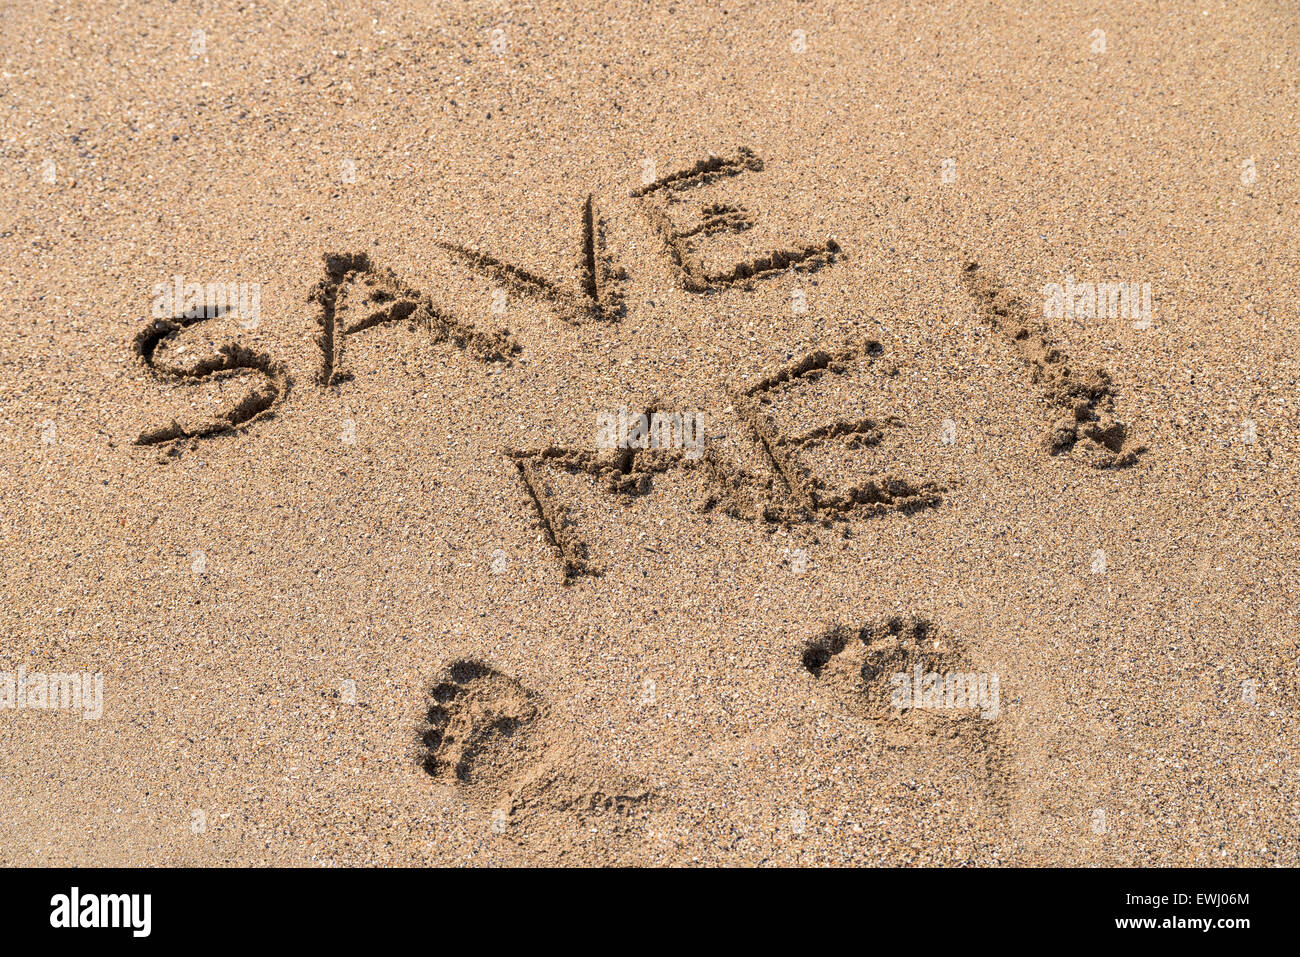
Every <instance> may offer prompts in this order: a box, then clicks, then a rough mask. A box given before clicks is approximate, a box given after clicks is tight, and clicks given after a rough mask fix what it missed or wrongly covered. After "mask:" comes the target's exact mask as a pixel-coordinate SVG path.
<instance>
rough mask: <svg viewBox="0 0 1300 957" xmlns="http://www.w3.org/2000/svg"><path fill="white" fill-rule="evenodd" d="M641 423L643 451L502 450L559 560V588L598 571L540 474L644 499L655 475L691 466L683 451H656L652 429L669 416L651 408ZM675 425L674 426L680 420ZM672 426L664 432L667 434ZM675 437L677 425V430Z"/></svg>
mask: <svg viewBox="0 0 1300 957" xmlns="http://www.w3.org/2000/svg"><path fill="white" fill-rule="evenodd" d="M644 418H645V420H646V421H647V422H649V423H651V426H650V430H649V436H650V437H652V438H649V439H648V441H650V442H652V443H653V444H652V445H651V446H650V447H648V448H635V447H624V448H613V449H601V450H594V449H573V448H564V447H562V446H558V445H550V446H546V447H545V448H541V449H532V450H529V449H508V450H506V455H507V456H508V457H509V458H510V459H511V461H513V462H514V464H515V468H516V469H517V470H518V471H519V478H520V480H521V481H522V482H523V484H524V488H525V489H526V490H527V492H528V496H529V501H530V502H531V503H532V505H533V507H534V508H535V509H536V510H537V515H538V518H539V519H540V521H541V523H542V526H543V528H544V529H545V530H546V535H547V542H548V544H550V546H551V547H552V548H554V549H555V550H556V553H557V554H558V555H559V558H560V565H561V568H562V571H563V575H564V579H563V581H564V584H566V585H567V584H569V583H571V582H572V581H573V579H575V578H578V577H580V576H583V575H589V576H598V575H600V574H601V573H602V571H601V569H600V568H598V567H597V566H595V565H594V564H593V563H592V561H591V554H590V550H589V549H588V547H587V545H586V543H585V542H584V541H583V540H582V538H581V536H580V535H579V534H578V531H577V528H576V527H575V523H574V521H573V520H572V519H571V518H570V517H569V516H568V514H567V509H565V507H564V506H563V505H562V504H561V503H560V501H559V499H558V497H557V496H556V495H555V493H554V492H553V491H552V489H551V487H550V484H549V483H548V482H547V481H546V477H545V475H544V474H543V472H544V469H547V468H554V469H559V470H561V471H564V472H567V473H568V474H570V475H589V476H592V477H593V478H596V479H599V480H600V483H601V487H602V489H603V490H604V491H605V492H607V493H609V494H611V495H619V496H627V497H634V496H638V495H647V494H649V493H650V492H651V491H652V490H653V487H654V485H653V479H654V476H655V475H657V474H661V473H663V472H667V471H669V470H670V469H673V468H676V467H678V466H682V465H689V464H692V462H691V458H690V456H689V455H688V453H687V452H686V451H685V450H683V449H676V448H664V447H661V445H660V442H659V437H660V436H662V435H663V434H664V430H663V429H662V428H659V427H657V424H658V423H661V422H663V421H665V420H668V421H672V420H673V416H672V414H671V413H667V412H665V411H664V410H662V409H660V408H659V407H658V405H657V404H655V403H652V404H651V405H650V406H649V407H648V408H647V409H646V411H645V415H644ZM676 421H677V422H678V423H680V421H681V417H680V416H677V417H676ZM671 428H672V426H669V429H670V431H671ZM677 428H678V430H679V431H678V434H681V433H680V425H678V426H677Z"/></svg>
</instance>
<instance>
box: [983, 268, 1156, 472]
mask: <svg viewBox="0 0 1300 957" xmlns="http://www.w3.org/2000/svg"><path fill="white" fill-rule="evenodd" d="M961 281H962V285H963V286H964V287H965V289H966V291H967V292H968V293H969V294H970V295H971V296H972V297H973V298H974V299H975V301H976V303H977V304H978V305H979V308H980V313H981V314H982V316H983V317H984V319H985V321H986V322H988V323H989V325H990V326H992V327H993V328H994V329H995V330H996V331H998V332H1000V333H1002V334H1003V335H1004V336H1006V337H1007V338H1008V339H1010V340H1011V342H1012V344H1013V345H1014V346H1015V347H1016V350H1017V351H1018V352H1019V353H1020V357H1021V358H1022V359H1023V360H1024V361H1025V363H1026V364H1027V365H1028V366H1029V369H1030V375H1031V377H1032V380H1033V382H1034V384H1035V385H1038V386H1040V387H1041V388H1042V389H1043V392H1044V400H1045V401H1046V403H1047V404H1048V405H1049V406H1050V407H1051V408H1053V409H1055V410H1057V411H1058V412H1059V413H1063V414H1062V415H1061V416H1060V417H1059V418H1058V419H1056V421H1055V422H1053V423H1052V429H1051V432H1050V433H1049V434H1048V436H1047V439H1046V442H1045V444H1046V446H1047V450H1048V452H1049V453H1050V454H1052V455H1060V454H1062V453H1066V454H1068V455H1070V456H1071V457H1073V458H1075V459H1077V460H1078V461H1080V462H1083V463H1085V464H1087V465H1090V466H1092V467H1093V468H1098V469H1105V468H1123V467H1125V466H1128V465H1132V464H1133V463H1134V462H1136V461H1137V457H1138V455H1140V454H1141V453H1142V452H1145V451H1146V449H1145V447H1142V446H1138V447H1134V446H1133V445H1132V444H1126V443H1127V439H1128V429H1127V427H1126V426H1125V425H1124V423H1122V422H1120V421H1118V420H1117V419H1116V418H1115V417H1114V408H1115V387H1114V385H1113V383H1112V382H1111V378H1110V375H1109V373H1107V372H1106V370H1104V369H1095V370H1090V371H1080V370H1079V369H1078V368H1075V367H1072V366H1071V365H1070V360H1069V358H1068V357H1067V356H1066V355H1065V354H1064V353H1062V352H1061V351H1060V349H1059V348H1057V347H1056V345H1055V344H1054V343H1053V341H1052V338H1051V334H1050V332H1049V331H1048V329H1047V326H1046V325H1045V324H1043V323H1042V322H1040V321H1038V320H1037V319H1036V318H1034V316H1033V313H1032V312H1031V311H1030V308H1029V305H1028V304H1027V303H1026V302H1025V301H1024V300H1023V299H1020V298H1019V297H1017V296H1016V295H1014V294H1013V293H1012V292H1010V291H1009V290H1008V289H1007V288H1005V287H1004V286H1003V285H1002V284H1001V283H1000V282H998V281H997V280H995V279H994V278H993V277H991V276H990V275H989V274H988V271H987V270H985V269H984V268H982V267H981V266H980V265H979V264H978V263H974V262H969V263H967V264H966V265H965V267H964V268H963V269H962V272H961Z"/></svg>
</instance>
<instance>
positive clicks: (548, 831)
mask: <svg viewBox="0 0 1300 957" xmlns="http://www.w3.org/2000/svg"><path fill="white" fill-rule="evenodd" d="M3 18H4V21H5V30H4V35H3V38H0V483H3V489H4V494H3V499H2V500H0V545H2V551H0V635H2V636H3V650H2V654H0V672H3V674H0V705H5V707H4V708H0V755H2V757H0V863H3V864H6V865H21V864H28V865H30V864H112V865H119V864H135V865H144V864H167V865H234V864H239V865H249V864H252V865H261V864H284V865H330V864H334V865H344V866H346V865H399V864H400V865H410V864H428V865H452V864H470V865H502V864H557V863H558V864H596V865H600V864H615V863H632V864H647V865H660V864H670V865H688V864H704V865H719V864H745V865H758V864H797V865H812V864H817V865H841V864H855V865H857V864H866V865H911V864H978V865H1021V866H1025V865H1031V866H1032V865H1047V864H1075V865H1078V864H1088V865H1130V864H1132V865H1148V864H1158V865H1174V864H1196V865H1206V864H1211V865H1217V864H1224V865H1277V864H1283V865H1292V866H1294V865H1295V864H1296V863H1297V860H1298V854H1300V852H1298V848H1300V841H1298V840H1297V836H1298V834H1300V801H1298V799H1297V798H1298V795H1297V791H1298V789H1300V762H1298V761H1297V751H1296V747H1297V740H1298V739H1297V711H1296V709H1297V704H1298V698H1300V695H1298V693H1297V686H1296V677H1295V670H1296V664H1297V661H1298V660H1300V641H1298V639H1297V633H1298V632H1297V619H1296V596H1297V584H1298V583H1300V572H1298V571H1297V569H1298V568H1300V547H1298V546H1297V541H1298V536H1297V534H1296V529H1297V515H1296V505H1297V468H1298V467H1300V458H1298V456H1297V440H1296V422H1297V411H1296V403H1297V391H1296V387H1297V359H1296V356H1297V339H1298V336H1297V332H1296V322H1297V318H1298V315H1297V313H1298V308H1297V302H1298V301H1300V300H1298V299H1297V290H1296V287H1297V279H1298V278H1300V270H1298V269H1297V262H1296V250H1297V249H1300V228H1298V226H1297V213H1298V212H1300V186H1298V185H1297V183H1298V182H1300V181H1298V180H1297V176H1296V169H1297V162H1298V161H1300V156H1298V155H1297V134H1296V130H1297V128H1298V127H1297V107H1298V104H1300V89H1298V88H1297V74H1296V69H1295V67H1296V63H1297V62H1300V23H1298V21H1297V16H1296V13H1295V11H1294V10H1293V9H1290V8H1288V6H1287V5H1286V4H1282V3H1274V2H1264V0H1255V2H1251V0H1248V2H1244V3H1233V4H1227V3H1213V4H1208V3H1197V4H1172V5H1171V4H1165V5H1160V6H1159V7H1158V8H1148V6H1147V5H1134V4H1128V3H1121V2H1113V0H1110V2H1091V3H1082V2H1078V3H1075V2H1064V3H1051V4H1047V3H1041V4H1028V5H1020V6H1012V5H1006V4H1001V3H986V2H975V3H969V4H952V5H943V6H934V7H931V6H928V5H926V6H912V5H901V4H899V5H895V4H857V3H837V4H833V3H821V2H802V3H801V2H777V3H739V2H727V3H725V4H722V5H718V4H688V3H683V2H676V3H671V4H653V5H650V4H637V5H625V4H614V3H581V4H567V5H564V4H561V5H551V4H546V5H532V4H520V5H513V4H504V3H469V4H464V5H459V4H458V5H446V4H432V3H425V4H420V3H412V2H391V3H389V2H377V0H376V2H331V3H329V4H324V3H306V4H283V5H280V4H268V3H251V2H250V3H242V4H221V5H215V4H195V3H190V2H177V3H144V4H137V5H132V6H131V7H129V8H127V7H123V6H121V5H106V4H84V5H75V6H64V5H57V4H56V5H50V4H37V3H33V2H25V0H8V2H7V3H6V4H5V6H4V12H3ZM737 264H740V265H737ZM174 277H181V278H180V280H179V282H180V283H181V289H182V299H183V298H184V295H185V292H184V290H185V286H186V285H187V284H190V283H199V284H208V283H223V284H231V289H232V297H231V298H232V302H236V303H237V302H239V300H238V292H237V291H242V292H243V294H244V300H243V309H242V310H241V309H240V308H239V307H238V306H236V307H235V308H233V309H232V310H231V311H229V312H227V313H225V314H223V315H220V316H213V317H204V316H193V317H187V316H184V315H183V314H184V311H185V304H184V303H183V302H176V301H172V302H170V303H169V302H167V301H166V298H167V296H168V290H173V289H174V288H175V284H176V282H177V281H178V280H176V279H175V278H174ZM1121 282H1122V283H1125V284H1131V285H1126V286H1125V287H1124V289H1123V291H1122V292H1120V293H1118V294H1117V296H1118V301H1119V307H1120V308H1118V309H1111V308H1110V305H1111V303H1110V301H1109V299H1108V298H1107V297H1108V295H1109V292H1104V293H1103V295H1102V297H1101V298H1102V301H1101V303H1100V305H1096V304H1091V305H1090V303H1089V301H1088V292H1087V290H1088V289H1091V290H1092V291H1093V293H1094V294H1095V291H1096V284H1098V283H1121ZM1067 283H1068V284H1069V295H1070V303H1069V306H1070V308H1068V309H1066V308H1064V307H1062V308H1061V309H1060V310H1059V311H1057V310H1054V309H1053V305H1052V293H1051V291H1050V290H1051V287H1052V284H1059V285H1060V286H1061V287H1062V290H1064V288H1065V287H1066V285H1067ZM236 290H237V291H236ZM1125 296H1127V297H1128V298H1127V299H1126V298H1124V297H1125ZM1144 297H1145V302H1146V304H1147V305H1148V308H1143V303H1144ZM172 298H173V300H174V298H175V297H174V296H173V297H172ZM1057 305H1060V301H1058V303H1057ZM1126 305H1127V307H1128V308H1127V309H1126V308H1124V307H1125V306H1126ZM622 409H626V410H628V416H629V417H630V419H631V421H633V422H635V416H636V415H637V414H639V413H640V412H644V411H646V410H647V409H651V410H659V411H660V412H661V414H664V415H670V414H671V413H673V412H677V413H680V414H684V415H685V416H686V418H685V419H684V420H683V425H685V424H686V423H687V422H690V423H692V424H693V425H694V426H695V429H694V432H693V433H690V430H685V431H686V432H687V433H688V434H686V436H685V438H684V440H683V442H682V446H683V447H681V448H677V449H668V450H664V449H660V450H645V451H637V450H635V449H629V450H627V451H619V450H605V449H601V448H600V447H599V442H598V439H599V436H598V425H599V423H600V422H601V421H607V419H606V420H602V419H601V417H602V416H605V417H609V416H614V417H615V421H617V415H618V413H619V410H622ZM675 435H678V436H680V435H681V433H680V432H679V433H675ZM695 439H699V440H701V441H699V442H698V443H697V444H696V445H694V446H692V445H691V444H689V441H688V440H692V441H693V440H695ZM20 670H21V671H22V672H23V684H22V687H21V689H20V688H19V683H18V673H19V671H20ZM930 673H935V674H939V675H941V676H943V675H947V674H961V675H971V676H973V680H974V681H975V685H972V687H982V688H983V690H984V692H985V696H984V698H983V704H984V706H983V707H970V706H969V702H968V703H967V705H968V706H967V707H960V706H959V703H958V702H957V701H955V700H949V701H945V702H940V703H935V702H933V701H932V702H930V703H928V704H927V703H925V702H924V701H922V702H919V703H918V705H917V706H915V707H911V708H904V707H899V706H898V705H897V701H896V700H895V699H894V698H893V697H892V693H893V692H894V691H896V690H897V689H898V688H899V686H900V680H901V681H902V682H908V681H910V680H911V679H912V677H913V676H914V675H917V674H920V675H922V676H924V675H925V674H930ZM70 674H77V675H90V676H92V677H91V678H89V679H87V680H86V681H85V683H84V684H77V685H76V686H75V687H76V689H78V690H87V691H89V690H91V689H93V688H95V687H98V685H96V679H95V678H94V677H93V676H95V675H98V676H100V678H101V679H102V714H100V715H98V716H97V717H96V716H95V715H94V714H93V713H91V714H90V715H89V716H88V715H87V712H94V711H96V710H98V708H97V707H96V706H95V705H94V704H93V703H92V701H91V700H90V698H91V696H90V695H87V696H86V697H85V699H84V700H82V701H81V702H80V705H81V707H80V709H78V708H75V707H72V706H68V707H52V706H51V705H52V704H54V703H56V702H53V701H51V700H50V697H49V694H45V695H42V694H40V693H39V691H38V689H39V687H40V686H41V685H42V682H44V686H45V687H46V688H47V689H48V681H49V680H50V679H48V678H45V679H41V678H38V677H34V676H42V675H43V676H49V675H70ZM897 675H903V676H905V677H904V678H903V679H899V678H897V677H896V676H897ZM6 676H7V677H6ZM923 680H924V678H923ZM941 680H942V679H941ZM995 680H996V685H994V681H995ZM6 682H7V684H6ZM981 682H982V684H981ZM55 683H56V686H57V684H58V681H57V679H55ZM7 688H12V689H13V690H12V691H7V690H6V689H7ZM995 690H996V701H995V702H994V701H993V700H992V695H993V693H994V691H995ZM63 692H64V700H62V701H61V702H57V703H61V704H68V705H72V704H76V703H77V702H74V701H72V699H71V698H69V697H68V695H71V694H72V690H71V688H70V687H64V688H63ZM53 694H54V698H56V699H57V698H59V692H57V691H56V692H54V693H53ZM42 705H44V706H42ZM948 705H951V706H948ZM990 705H995V706H993V707H990ZM994 712H995V713H994Z"/></svg>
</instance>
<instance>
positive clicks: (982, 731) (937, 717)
mask: <svg viewBox="0 0 1300 957" xmlns="http://www.w3.org/2000/svg"><path fill="white" fill-rule="evenodd" d="M801 660H802V663H803V666H804V668H805V669H806V670H807V671H808V672H809V674H811V675H812V676H813V678H814V679H815V680H816V681H817V682H818V684H820V685H823V686H825V687H826V688H828V689H829V690H830V691H831V693H832V694H833V695H834V696H835V697H836V698H837V699H839V700H840V701H841V702H842V703H843V704H844V705H845V706H846V707H848V708H849V710H851V711H852V712H853V713H854V714H855V715H857V716H859V717H861V718H862V719H864V720H866V721H870V722H872V723H873V724H875V725H876V726H877V728H878V729H879V731H880V733H881V737H882V739H883V740H884V742H885V744H886V746H887V747H889V748H911V747H917V746H919V747H936V748H942V749H944V750H945V751H947V752H949V753H950V754H951V753H952V752H954V751H955V752H957V756H958V759H959V760H960V761H962V762H965V763H969V764H970V765H971V766H972V767H974V768H975V769H977V771H978V772H979V773H980V774H981V776H982V777H983V778H984V781H985V786H986V789H987V792H988V794H989V797H990V798H991V800H993V802H994V803H995V804H997V805H999V806H1001V805H1003V804H1005V802H1006V799H1007V795H1008V792H1009V789H1010V783H1011V782H1010V775H1009V771H1008V761H1007V756H1006V750H1005V748H1004V746H1003V742H1002V741H1001V736H1000V733H999V730H998V728H997V725H996V718H997V715H998V710H999V702H998V691H999V689H998V681H997V676H996V675H990V674H988V673H987V672H984V671H981V670H979V669H977V668H976V667H975V666H974V665H972V663H971V660H970V656H969V655H968V653H967V651H966V649H965V647H964V645H963V644H962V643H961V642H960V641H959V640H958V639H956V638H955V637H953V636H952V635H949V634H946V633H944V632H941V631H939V630H938V629H936V628H935V627H934V626H933V625H931V624H930V622H928V621H926V620H925V619H923V618H914V617H908V616H893V617H887V618H881V619H879V620H877V621H874V622H871V623H869V624H866V625H863V626H861V627H857V628H853V627H847V626H842V625H837V626H835V627H832V628H829V629H827V630H826V631H824V632H823V633H821V634H820V635H818V636H816V637H815V638H813V639H812V640H811V641H809V642H808V643H807V644H806V645H805V646H804V649H803V652H802V656H801Z"/></svg>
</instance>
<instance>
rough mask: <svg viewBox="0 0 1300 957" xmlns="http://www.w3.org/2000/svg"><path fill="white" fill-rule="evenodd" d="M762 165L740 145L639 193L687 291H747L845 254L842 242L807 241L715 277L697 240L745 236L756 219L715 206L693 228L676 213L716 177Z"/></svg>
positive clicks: (728, 206)
mask: <svg viewBox="0 0 1300 957" xmlns="http://www.w3.org/2000/svg"><path fill="white" fill-rule="evenodd" d="M763 168H764V164H763V161H762V160H761V159H759V158H758V156H756V155H755V154H754V151H753V150H751V149H749V148H748V147H744V146H742V147H739V148H738V149H737V151H736V155H735V156H734V157H718V156H710V157H708V158H707V159H703V160H699V161H698V162H696V163H695V164H694V165H693V166H690V167H688V168H686V169H683V170H679V171H677V172H675V173H669V174H668V175H667V176H661V177H660V178H659V179H657V180H655V181H654V182H653V183H649V184H647V185H645V186H642V187H640V188H638V189H634V190H633V191H632V193H631V195H632V196H633V197H634V198H636V199H639V200H640V201H641V203H642V208H643V209H644V211H645V215H646V218H647V219H648V220H649V222H650V226H651V228H652V229H653V230H654V231H655V233H656V235H658V237H659V239H660V240H661V241H662V242H663V244H664V246H665V248H666V249H667V251H668V255H669V256H670V257H671V259H672V261H673V263H674V265H675V266H676V267H677V270H678V273H679V274H680V276H681V280H682V287H683V288H684V289H686V291H687V292H707V291H708V290H710V289H720V288H723V287H726V286H735V285H741V286H745V287H748V286H750V285H752V283H753V281H754V280H756V279H766V278H768V277H770V276H776V275H779V274H780V273H782V272H785V271H786V270H794V271H796V272H813V271H815V270H817V269H820V268H822V267H823V266H828V265H830V264H831V263H833V262H835V260H836V259H837V258H838V257H839V256H840V255H841V254H842V252H843V250H842V249H841V248H840V245H839V243H838V242H836V241H835V240H834V239H832V238H827V239H825V240H824V241H822V242H820V243H805V244H803V245H801V246H797V247H795V248H793V249H779V250H774V251H773V252H770V253H768V254H767V255H765V256H759V257H757V258H755V259H751V260H748V261H744V262H738V263H736V264H735V265H734V266H732V267H731V269H729V270H726V271H725V272H714V273H710V272H709V271H708V270H707V269H706V268H705V266H704V263H703V260H702V259H701V258H700V254H699V252H698V249H697V243H698V240H699V239H701V238H703V237H707V236H712V235H716V234H718V233H724V232H735V233H740V232H744V231H745V230H747V229H751V228H753V226H754V224H755V219H754V216H753V215H752V214H751V213H750V212H749V210H747V209H746V208H745V207H743V206H740V205H737V204H731V203H713V204H708V205H705V206H703V207H702V208H701V211H700V219H699V221H698V222H697V223H696V224H695V225H693V226H686V227H681V226H678V225H677V223H676V221H675V220H674V217H673V215H672V210H673V209H675V208H677V207H679V206H681V205H682V203H683V200H682V197H681V194H682V193H683V192H684V191H686V190H690V189H694V188H696V187H699V186H704V185H707V184H708V183H711V182H713V181H715V180H717V179H720V178H723V177H728V176H739V175H741V174H743V173H747V172H761V171H762V170H763Z"/></svg>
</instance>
